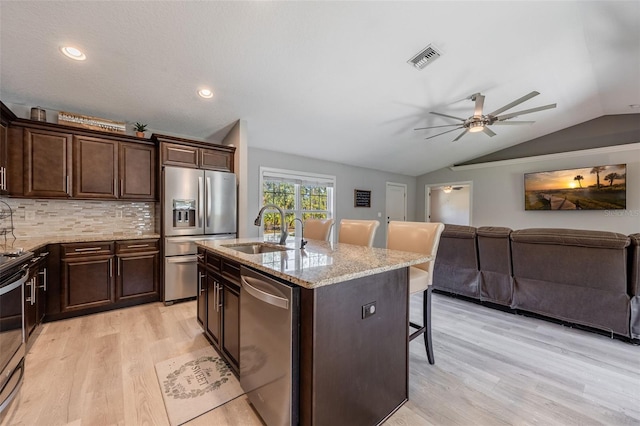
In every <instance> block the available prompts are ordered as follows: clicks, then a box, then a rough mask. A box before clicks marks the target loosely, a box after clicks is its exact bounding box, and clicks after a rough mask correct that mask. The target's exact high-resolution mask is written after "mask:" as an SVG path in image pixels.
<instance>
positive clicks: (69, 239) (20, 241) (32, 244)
mask: <svg viewBox="0 0 640 426" xmlns="http://www.w3.org/2000/svg"><path fill="white" fill-rule="evenodd" d="M148 239H149V240H150V239H160V234H142V235H139V234H135V235H103V234H100V235H77V236H76V235H74V236H51V237H19V238H16V239H15V240H14V241H9V239H8V240H7V242H6V244H4V242H3V243H1V244H0V249H2V248H12V249H15V248H21V249H23V250H24V251H35V250H39V249H41V248H43V247H45V246H47V245H49V244H67V243H82V242H96V241H125V240H148Z"/></svg>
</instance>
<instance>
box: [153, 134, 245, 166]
mask: <svg viewBox="0 0 640 426" xmlns="http://www.w3.org/2000/svg"><path fill="white" fill-rule="evenodd" d="M151 137H152V139H153V140H155V141H158V142H159V143H160V151H161V155H160V156H161V162H162V165H163V166H179V167H190V168H194V169H205V170H218V171H223V172H233V155H234V153H235V148H234V147H231V146H226V145H214V144H210V143H206V142H198V141H192V140H189V139H182V138H177V137H173V136H166V135H156V134H154V135H152V136H151Z"/></svg>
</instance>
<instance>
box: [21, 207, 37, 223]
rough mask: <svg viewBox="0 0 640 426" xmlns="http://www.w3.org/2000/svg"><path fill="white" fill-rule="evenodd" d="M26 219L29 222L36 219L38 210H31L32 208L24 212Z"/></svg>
mask: <svg viewBox="0 0 640 426" xmlns="http://www.w3.org/2000/svg"><path fill="white" fill-rule="evenodd" d="M24 220H26V221H29V222H31V221H34V220H36V212H34V211H30V210H26V211H25V212H24Z"/></svg>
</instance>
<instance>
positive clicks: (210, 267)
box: [198, 249, 240, 373]
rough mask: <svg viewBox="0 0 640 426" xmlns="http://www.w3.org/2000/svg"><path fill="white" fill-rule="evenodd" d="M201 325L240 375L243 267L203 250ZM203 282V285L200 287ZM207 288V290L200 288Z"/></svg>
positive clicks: (199, 317)
mask: <svg viewBox="0 0 640 426" xmlns="http://www.w3.org/2000/svg"><path fill="white" fill-rule="evenodd" d="M198 278H199V280H200V282H199V287H198V288H199V289H202V290H203V292H199V293H198V322H199V323H200V324H202V325H203V328H204V330H205V335H206V336H207V338H208V339H209V340H210V341H211V343H212V344H213V346H214V347H215V348H216V349H217V350H218V352H220V353H221V354H222V356H223V357H224V358H225V359H226V360H227V361H228V362H229V364H230V365H231V367H232V369H233V370H234V371H235V372H236V373H238V372H239V366H240V362H239V361H240V265H238V264H237V263H235V262H232V261H230V260H227V259H225V258H222V257H220V256H217V255H215V254H213V253H211V252H206V251H204V250H202V249H199V256H198ZM200 283H202V284H200ZM201 285H203V286H204V287H200V286H201Z"/></svg>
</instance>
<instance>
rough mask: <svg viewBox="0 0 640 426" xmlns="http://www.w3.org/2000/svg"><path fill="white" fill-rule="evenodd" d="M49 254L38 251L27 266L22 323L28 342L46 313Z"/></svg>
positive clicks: (42, 250)
mask: <svg viewBox="0 0 640 426" xmlns="http://www.w3.org/2000/svg"><path fill="white" fill-rule="evenodd" d="M48 255H49V253H48V252H47V251H46V250H45V249H40V250H38V251H36V252H35V253H34V257H33V259H32V260H31V263H30V265H29V280H28V281H27V282H26V283H25V287H24V302H25V303H24V321H25V339H26V341H27V342H28V341H29V336H31V334H32V333H33V332H34V331H35V329H36V327H37V326H38V325H39V324H40V323H41V322H42V320H43V318H44V316H45V313H46V300H47V289H48V284H49V276H48V273H47V257H48Z"/></svg>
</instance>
